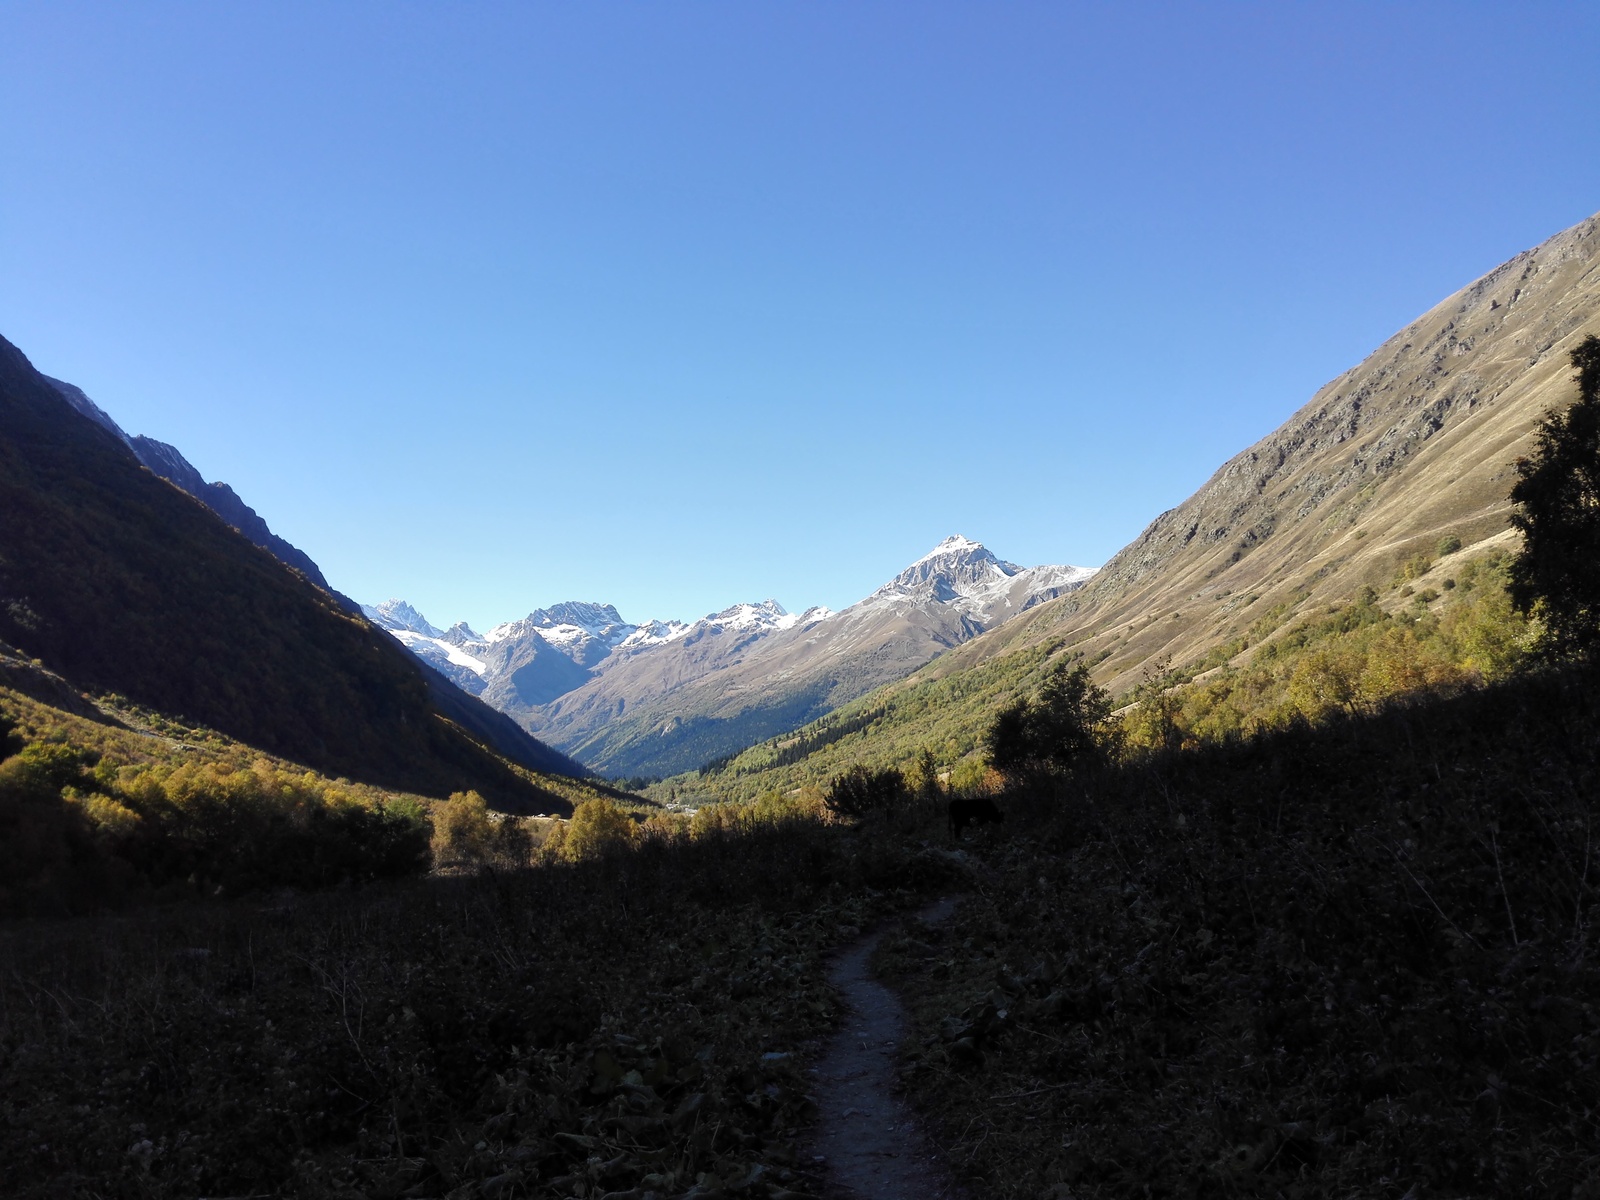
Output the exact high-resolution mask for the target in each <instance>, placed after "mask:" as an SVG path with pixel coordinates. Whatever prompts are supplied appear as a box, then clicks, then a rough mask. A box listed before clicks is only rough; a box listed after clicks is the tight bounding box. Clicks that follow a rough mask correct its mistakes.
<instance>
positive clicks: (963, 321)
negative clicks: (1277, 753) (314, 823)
mask: <svg viewBox="0 0 1600 1200" xmlns="http://www.w3.org/2000/svg"><path fill="white" fill-rule="evenodd" d="M1597 49H1600V6H1595V5H1592V4H1543V5H1541V4H1529V3H1519V4H1516V5H1504V4H1497V5H1490V4H1484V5H1468V4H1459V3H1451V4H1415V5H1396V4H1387V3H1384V4H1377V3H1374V4H1352V3H1339V4H1328V5H1311V4H1278V3H1273V4H1261V5H1246V4H1209V3H1208V4H1194V5H1138V4H1121V3H1119V4H1067V3H1049V4H1026V3H1008V4H987V3H983V4H980V3H976V2H975V3H970V4H959V5H957V4H939V3H926V2H922V0H918V2H916V3H899V4H887V3H861V2H851V3H826V2H822V3H817V2H811V3H803V4H802V3H761V4H757V3H748V2H745V0H740V2H737V3H710V2H701V3H689V2H683V3H663V4H655V3H652V4H644V3H629V4H622V3H585V4H572V3H560V4H537V3H531V2H517V3H507V4H488V3H465V4H461V3H442V2H441V3H433V4H422V3H398V2H386V3H381V4H359V3H334V4H328V3H315V4H294V3H285V2H284V0H273V2H272V3H260V4H249V3H228V4H215V3H209V2H208V3H194V4H169V3H158V2H150V3H137V4H127V3H121V2H119V3H115V4H79V3H63V2H60V0H50V2H49V3H18V2H15V0H4V2H0V333H3V334H4V335H5V336H6V337H8V338H10V339H11V340H12V341H14V342H16V343H17V344H18V345H19V346H21V348H22V349H23V350H24V351H25V352H26V353H27V354H28V355H29V356H30V357H32V359H33V360H34V362H35V363H36V364H37V365H38V366H39V367H40V368H41V369H43V370H45V371H47V372H49V373H51V374H54V375H58V376H60V377H62V378H65V379H69V380H71V381H73V382H75V383H77V384H79V385H80V386H82V387H83V388H85V389H86V390H87V391H88V392H89V394H90V395H92V396H93V397H95V398H96V399H97V400H98V401H99V402H100V403H101V405H102V406H103V407H105V408H106V409H108V410H109V411H110V412H111V413H112V415H113V416H114V417H116V419H117V420H118V421H119V422H120V423H121V424H122V425H123V426H124V427H125V428H127V429H128V430H129V431H130V432H140V433H146V434H149V435H151V436H153V437H157V438H160V439H162V440H165V441H170V442H172V443H174V444H176V445H177V446H178V447H179V448H180V449H182V450H183V452H184V453H185V454H186V455H187V456H188V457H189V458H190V459H191V460H192V461H193V462H194V463H195V465H196V466H198V467H199V468H200V470H201V471H202V473H203V474H205V476H206V477H207V478H208V479H222V480H226V481H227V482H229V483H230V484H232V485H233V486H234V487H235V488H236V489H237V490H238V491H239V492H240V494H241V495H243V496H244V497H245V499H246V500H247V501H248V502H249V503H251V504H252V505H254V506H255V507H256V508H257V510H258V511H260V512H261V513H262V515H263V516H265V517H266V519H267V520H268V521H269V522H270V523H271V525H272V526H273V528H274V529H276V530H277V531H278V532H280V533H281V534H282V535H283V536H285V537H287V538H288V539H290V540H291V541H293V542H294V543H296V544H297V545H299V546H301V547H302V548H304V549H305V550H306V551H307V552H308V553H310V554H311V556H312V557H313V558H315V559H316V560H317V561H318V562H319V563H320V564H321V566H322V567H323V569H324V571H325V572H326V573H327V575H328V578H329V579H330V580H331V581H332V582H333V584H334V585H335V586H336V587H338V588H340V589H341V590H343V591H346V592H348V593H350V594H351V595H354V596H356V597H358V598H360V599H362V600H367V601H376V600H380V599H383V598H385V597H388V596H392V595H393V596H403V597H406V598H408V599H410V600H412V601H413V602H414V603H416V604H417V605H418V607H419V608H421V609H422V611H423V612H425V613H426V614H427V615H428V616H429V617H430V618H431V619H433V620H434V621H436V622H444V621H453V620H457V619H467V620H469V621H471V622H472V623H473V624H474V625H476V626H478V627H480V628H481V627H483V626H485V625H488V624H491V623H493V622H495V621H498V620H502V619H506V618H510V617H515V616H519V615H522V614H524V613H526V612H527V611H528V610H529V609H531V608H533V607H536V606H541V605H545V604H549V603H552V602H554V601H558V600H562V599H567V598H576V599H593V600H605V601H611V602H613V603H615V604H617V605H618V606H619V607H620V608H621V610H622V611H623V613H624V615H625V616H628V617H630V618H632V619H635V620H638V619H642V618H645V617H647V616H658V617H684V618H692V617H695V616H698V615H700V614H702V613H705V612H707V611H710V610H712V609H716V608H720V607H723V606H725V605H727V604H730V603H733V602H735V601H738V600H746V599H759V598H762V597H765V596H776V597H777V598H778V599H779V600H781V601H782V602H783V603H784V604H786V605H788V606H789V607H791V608H800V607H804V606H806V605H809V604H813V603H825V604H828V605H830V606H833V607H836V608H837V607H841V606H843V605H844V604H847V603H849V602H850V601H852V600H854V599H857V598H859V597H860V596H862V595H863V594H865V593H866V592H867V591H869V590H870V589H871V588H872V587H874V586H876V585H877V584H878V583H880V582H882V581H883V580H884V579H886V578H887V577H888V576H889V575H891V574H892V573H893V572H894V571H896V570H897V569H899V568H900V567H901V566H902V565H903V564H904V563H906V562H908V561H910V560H911V559H914V558H916V557H917V556H918V555H920V554H922V553H923V552H924V551H926V550H927V549H928V548H929V547H930V546H932V545H933V543H934V542H936V541H938V540H939V538H941V537H942V536H944V535H945V534H948V533H952V532H960V533H963V534H966V535H967V536H969V537H974V538H978V539H980V540H982V541H984V542H986V543H987V544H988V545H989V546H991V547H992V548H993V549H994V550H995V551H996V552H997V553H999V554H1001V555H1002V556H1003V557H1007V558H1010V559H1013V560H1015V561H1018V562H1022V563H1027V564H1032V563H1039V562H1072V563H1082V564H1096V563H1100V562H1102V561H1104V560H1105V559H1106V558H1108V557H1109V556H1110V555H1111V554H1113V553H1114V552H1115V551H1116V550H1117V549H1118V548H1119V547H1121V546H1122V545H1124V544H1125V543H1126V542H1128V541H1129V540H1131V539H1132V538H1133V537H1134V536H1136V535H1137V534H1138V532H1139V531H1140V529H1142V528H1143V526H1144V525H1145V524H1146V523H1147V522H1148V521H1150V520H1151V519H1152V518H1153V517H1154V516H1155V515H1156V514H1157V513H1159V512H1160V511H1161V510H1163V509H1165V508H1168V507H1170V506H1172V505H1173V504H1176V503H1177V502H1179V501H1180V500H1182V499H1183V498H1184V497H1185V496H1186V495H1188V494H1189V493H1190V492H1191V491H1193V490H1194V489H1195V488H1196V487H1197V486H1199V485H1200V484H1201V483H1203V482H1204V481H1205V479H1206V477H1207V476H1208V475H1210V473H1211V472H1212V471H1213V470H1214V469H1215V468H1216V467H1217V466H1218V465H1219V464H1220V463H1221V462H1222V461H1223V460H1224V459H1225V458H1227V457H1228V456H1229V455H1231V454H1233V453H1235V452H1236V451H1238V450H1240V449H1241V448H1243V447H1244V446H1245V445H1246V444H1248V443H1249V442H1251V441H1253V440H1254V439H1256V438H1258V437H1260V436H1261V435H1263V434H1265V433H1266V432H1268V431H1269V430H1270V429H1272V428H1273V427H1274V426H1276V425H1277V424H1278V423H1279V422H1281V421H1282V420H1283V419H1284V418H1285V417H1287V416H1288V415H1289V413H1291V412H1292V411H1293V410H1294V409H1295V408H1297V407H1299V406H1300V405H1301V404H1302V403H1304V402H1305V400H1306V399H1308V398H1309V396H1310V395H1311V393H1312V391H1313V390H1315V388H1317V387H1318V386H1319V385H1320V384H1322V383H1323V382H1325V381H1326V380H1327V379H1329V378H1330V377H1332V376H1333V375H1335V374H1337V373H1338V372H1339V371H1341V370H1343V369H1345V368H1346V367H1349V366H1351V365H1352V364H1354V363H1355V362H1357V361H1359V360H1360V359H1361V358H1362V357H1363V356H1364V355H1365V354H1366V353H1367V352H1368V351H1369V350H1371V349H1372V348H1373V347H1374V346H1375V345H1377V343H1378V342H1379V341H1381V340H1382V339H1383V338H1384V337H1386V336H1387V335H1388V334H1390V333H1391V332H1393V331H1394V330H1395V329H1396V328H1398V327H1399V326H1400V325H1402V324H1403V323H1404V322H1406V321H1407V320H1409V319H1410V318H1412V317H1413V316H1415V315H1417V314H1418V313H1420V312H1421V311H1423V310H1424V309H1426V308H1427V307H1429V306H1430V305H1432V304H1433V303H1435V302H1436V301H1438V300H1439V299H1441V298H1442V297H1444V296H1445V295H1446V294H1448V293H1449V292H1451V291H1453V290H1454V289H1456V288H1457V287H1460V286H1461V285H1463V284H1465V283H1467V282H1468V281H1469V280H1471V279H1472V278H1474V277H1475V276H1477V275H1479V274H1481V273H1482V272H1484V271H1486V270H1488V269H1489V268H1491V267H1493V266H1494V265H1496V264H1497V263H1498V262H1500V261H1502V260H1503V259H1505V258H1507V257H1509V256H1510V255H1512V254H1514V253H1516V252H1517V251H1519V250H1522V249H1525V248H1527V247H1529V246H1531V245H1534V244H1535V243H1537V242H1539V241H1541V240H1543V239H1544V238H1545V237H1547V236H1549V235H1550V234H1552V233H1555V232H1556V231H1557V230H1559V229H1562V228H1564V227H1566V226H1568V225H1570V224H1572V223H1574V222H1576V221H1578V220H1580V219H1582V218H1583V217H1586V216H1588V215H1589V214H1591V213H1592V212H1594V211H1595V210H1596V209H1600V136H1597V128H1600V126H1597V124H1596V114H1600V54H1597Z"/></svg>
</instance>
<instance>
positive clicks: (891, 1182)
mask: <svg viewBox="0 0 1600 1200" xmlns="http://www.w3.org/2000/svg"><path fill="white" fill-rule="evenodd" d="M958 903H959V899H958V898H956V897H947V898H945V899H943V900H940V901H939V902H938V903H936V904H933V905H930V906H929V907H928V908H925V909H923V910H922V912H920V913H918V914H917V918H916V919H917V920H919V921H922V922H923V923H924V924H928V925H937V924H939V923H940V922H941V921H944V920H945V919H946V918H948V917H949V916H950V914H951V913H952V912H954V911H955V907H956V905H957V904H958ZM882 936H883V935H882V933H881V932H879V933H871V934H868V935H867V936H866V937H863V938H862V939H861V940H859V941H857V942H855V943H853V944H852V945H850V946H848V947H847V948H846V949H844V950H843V951H841V952H840V954H839V956H838V958H836V959H835V960H834V963H833V966H832V968H831V969H830V970H829V972H828V981H829V982H830V983H832V984H833V986H834V987H836V988H838V989H839V993H840V995H841V996H842V997H843V999H844V1002H845V1006H846V1008H847V1009H848V1014H847V1016H846V1018H845V1022H844V1025H843V1027H842V1028H841V1029H840V1030H839V1032H838V1033H837V1034H835V1035H834V1037H833V1040H832V1041H831V1042H829V1044H828V1048H827V1051H826V1052H825V1053H824V1054H823V1057H822V1060H821V1061H820V1062H819V1063H818V1064H817V1066H816V1068H815V1070H816V1073H817V1082H816V1093H815V1094H816V1101H817V1109H818V1118H817V1129H816V1134H815V1136H814V1140H813V1146H814V1149H813V1153H814V1154H815V1155H817V1156H819V1157H820V1158H821V1159H822V1161H821V1162H818V1163H817V1166H819V1167H822V1168H824V1171H825V1174H826V1176H827V1180H828V1185H829V1192H830V1194H831V1195H834V1196H841V1197H852V1198H858V1200H960V1198H961V1197H964V1196H965V1193H964V1192H963V1191H962V1190H961V1189H960V1188H958V1187H957V1186H956V1185H955V1183H954V1181H953V1180H952V1179H951V1178H950V1175H949V1172H948V1170H947V1169H946V1167H945V1165H944V1162H943V1160H942V1159H941V1158H940V1157H939V1154H938V1152H937V1151H936V1150H935V1149H934V1147H933V1145H932V1143H931V1142H930V1141H929V1140H928V1138H927V1135H926V1134H925V1133H924V1132H923V1130H922V1127H921V1125H920V1124H919V1123H918V1121H917V1119H916V1117H915V1116H914V1115H913V1114H912V1112H911V1110H910V1108H908V1107H907V1106H906V1104H905V1102H904V1101H903V1100H902V1099H901V1098H900V1097H899V1095H898V1094H897V1093H896V1090H895V1058H896V1052H897V1051H898V1049H899V1045H900V1040H901V1039H902V1038H903V1037H904V1036H905V1031H906V1014H905V1009H904V1008H902V1007H901V1004H900V1000H899V998H898V997H897V996H896V995H895V994H894V993H893V992H892V991H890V990H889V989H888V988H886V987H884V986H883V985H882V984H881V983H879V982H878V981H877V980H875V979H874V978H873V977H872V971H871V968H870V966H869V963H870V961H871V959H872V954H873V951H874V950H876V949H877V948H878V940H879V938H881V937H882Z"/></svg>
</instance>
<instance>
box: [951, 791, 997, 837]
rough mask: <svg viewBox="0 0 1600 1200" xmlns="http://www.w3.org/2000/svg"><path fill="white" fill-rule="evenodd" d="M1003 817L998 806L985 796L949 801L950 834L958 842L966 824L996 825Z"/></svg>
mask: <svg viewBox="0 0 1600 1200" xmlns="http://www.w3.org/2000/svg"><path fill="white" fill-rule="evenodd" d="M1005 819H1006V815H1005V813H1003V812H1001V811H1000V809H999V806H998V805H996V804H995V802H994V801H993V800H990V799H987V798H986V797H979V798H978V799H976V800H952V801H950V836H951V837H952V838H954V839H955V840H956V841H958V842H959V841H960V840H961V831H962V830H964V829H965V828H966V827H967V826H968V825H997V824H999V823H1000V822H1001V821H1004V820H1005Z"/></svg>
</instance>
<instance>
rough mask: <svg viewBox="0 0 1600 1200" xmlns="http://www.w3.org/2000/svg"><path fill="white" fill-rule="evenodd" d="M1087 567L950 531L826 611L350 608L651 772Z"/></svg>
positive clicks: (905, 666)
mask: <svg viewBox="0 0 1600 1200" xmlns="http://www.w3.org/2000/svg"><path fill="white" fill-rule="evenodd" d="M1093 574H1094V571H1093V569H1091V568H1086V567H1069V566H1043V567H1031V568H1029V567H1019V566H1017V565H1016V564H1015V563H1008V562H1005V561H1003V560H1001V559H999V558H997V557H996V556H995V555H994V554H993V553H991V552H990V551H989V550H988V549H986V548H985V547H984V546H982V545H981V544H979V543H977V542H973V541H970V540H968V539H967V538H964V537H960V536H952V537H949V538H946V539H945V540H944V541H943V542H941V543H940V544H939V545H938V546H937V547H935V548H934V549H933V550H932V551H931V552H930V553H928V554H926V555H924V556H923V557H922V558H920V559H918V560H917V561H916V562H915V563H913V564H911V566H909V567H907V568H906V569H905V570H904V571H902V572H901V573H900V574H899V575H897V576H896V577H895V578H894V579H892V580H890V581H889V582H888V583H886V584H885V585H884V586H883V587H881V588H879V589H878V590H877V591H875V592H873V593H872V595H870V596H868V597H867V598H866V599H864V600H861V601H859V602H858V603H856V604H853V605H851V606H850V607H848V608H846V609H844V610H843V611H841V612H837V613H835V612H830V611H829V610H827V609H825V608H812V609H808V610H807V611H805V612H804V613H799V614H794V613H789V612H786V611H785V610H784V609H783V607H782V606H781V605H779V604H778V603H777V602H776V601H774V600H766V601H763V602H762V603H760V604H738V605H734V606H733V607H731V608H728V609H724V610H723V611H722V612H719V613H713V614H712V615H710V616H708V617H704V618H702V619H701V620H699V621H696V622H694V623H692V624H684V623H682V622H671V621H651V622H647V623H646V624H644V625H631V624H628V623H627V622H625V621H623V619H622V618H621V616H620V615H619V614H618V613H617V610H616V609H615V608H612V607H611V606H609V605H598V604H584V603H567V604H560V605H556V606H554V607H552V608H549V609H540V610H538V611H536V612H534V613H531V614H529V615H528V616H527V617H526V618H524V619H523V620H521V621H515V622H510V623H508V624H505V625H500V626H497V627H496V628H494V629H492V630H490V631H489V632H488V634H486V635H481V636H480V635H478V634H476V633H474V632H473V631H472V630H471V629H470V628H468V627H467V626H465V625H455V626H453V627H451V628H450V629H449V630H439V629H437V628H436V627H434V626H433V625H431V624H429V623H428V622H427V621H426V619H424V618H423V617H422V616H421V614H419V613H418V612H417V611H416V610H415V609H413V608H412V607H411V606H410V605H408V604H406V603H404V602H403V601H389V602H388V603H386V604H383V605H379V606H378V607H376V608H368V609H366V610H365V611H366V613H367V615H368V616H369V617H370V618H371V619H373V620H374V621H376V622H378V623H379V624H381V625H383V626H384V627H385V628H387V629H389V630H390V631H391V632H392V633H393V634H394V636H395V637H396V638H398V639H399V640H400V641H402V642H403V643H404V644H405V645H406V646H408V647H409V648H410V649H411V650H412V651H413V652H414V653H416V654H417V655H418V656H419V657H422V658H423V659H424V660H425V661H427V662H429V663H430V664H432V665H434V666H435V667H437V668H438V669H439V670H441V671H447V672H451V673H452V678H454V679H456V680H457V681H458V682H460V683H461V685H462V686H463V687H465V688H467V689H468V690H471V691H473V692H474V693H475V694H477V695H480V696H481V697H482V698H483V699H484V700H486V701H488V702H489V703H490V704H492V705H494V706H495V707H496V708H498V709H500V710H501V711H502V712H505V713H507V714H509V715H511V716H512V717H514V718H515V719H516V720H517V721H518V722H519V723H521V724H522V725H524V727H526V728H527V729H529V730H531V731H532V732H534V733H536V734H538V735H539V736H540V737H541V738H544V739H545V740H548V741H550V742H551V743H552V744H554V745H556V746H558V747H560V748H562V749H563V750H565V751H566V752H567V753H569V754H571V755H573V756H574V757H576V758H579V759H581V760H582V761H584V762H586V763H588V764H589V765H591V766H593V767H595V768H597V769H599V770H602V771H605V772H607V773H610V774H613V775H646V774H648V775H665V774H672V773H675V772H679V771H684V770H688V769H692V768H694V767H697V766H700V765H701V764H703V763H705V762H707V761H708V760H713V759H716V758H718V757H724V756H727V755H729V754H732V753H735V752H737V751H738V750H740V749H743V748H744V747H745V746H748V745H750V744H751V743H753V742H757V741H760V740H761V739H763V738H767V737H771V736H773V735H775V734H780V733H783V732H786V731H788V730H791V729H794V728H795V727H797V726H799V725H802V724H804V723H805V722H807V721H809V720H812V719H813V718H815V717H817V716H820V715H822V714H824V713H827V712H830V711H832V710H834V709H836V708H838V707H839V706H840V705H841V704H845V703H848V702H849V701H851V700H853V699H855V698H856V697H857V696H860V695H862V694H863V693H865V692H868V691H870V690H872V689H873V688H875V687H877V686H879V685H881V684H883V683H886V682H889V681H890V680H894V679H898V678H900V677H901V676H903V675H905V674H906V673H907V672H908V671H911V670H914V669H916V668H917V667H919V666H921V665H923V664H924V663H926V662H927V661H928V660H929V659H931V658H933V657H935V656H936V655H938V654H941V653H943V652H944V651H946V650H948V649H950V648H951V647H953V646H959V645H961V644H963V643H964V642H967V641H970V640H971V639H972V638H974V637H976V636H978V635H979V634H981V633H983V632H984V631H985V630H987V629H993V628H995V627H996V626H998V625H1000V624H1002V623H1003V622H1005V621H1007V620H1010V619H1012V618H1013V617H1015V616H1017V615H1018V614H1020V613H1023V612H1026V611H1028V610H1030V609H1031V608H1033V607H1034V606H1036V605H1038V604H1041V603H1044V602H1045V601H1047V600H1050V599H1054V598H1055V597H1057V596H1061V595H1064V594H1065V593H1067V592H1069V591H1071V590H1073V589H1074V588H1077V587H1080V586H1082V584H1083V583H1084V581H1085V580H1087V579H1089V578H1090V577H1092V576H1093Z"/></svg>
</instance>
